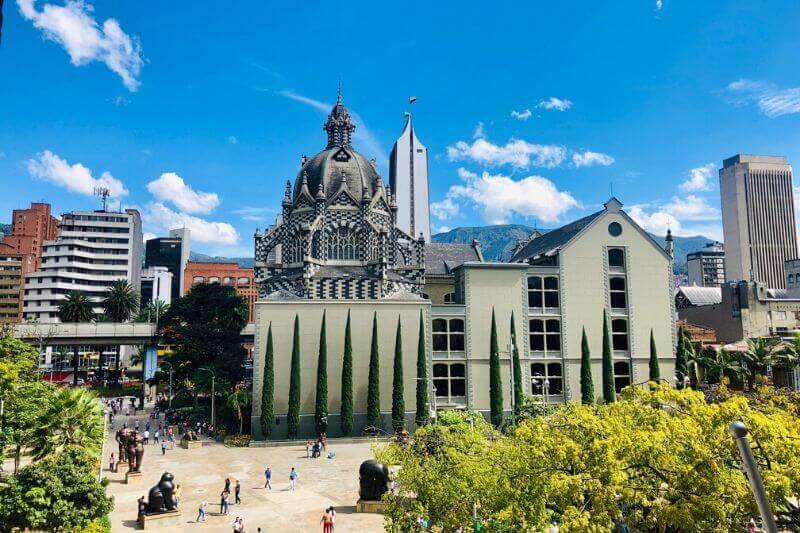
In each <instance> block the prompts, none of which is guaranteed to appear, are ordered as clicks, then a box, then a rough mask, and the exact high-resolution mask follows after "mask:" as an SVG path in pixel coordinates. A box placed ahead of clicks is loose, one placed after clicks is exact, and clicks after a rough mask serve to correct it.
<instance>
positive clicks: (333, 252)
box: [328, 227, 356, 261]
mask: <svg viewBox="0 0 800 533" xmlns="http://www.w3.org/2000/svg"><path fill="white" fill-rule="evenodd" d="M328 259H340V260H349V261H352V260H354V259H356V233H355V232H354V231H353V230H352V229H350V228H347V227H338V228H336V229H335V230H333V231H331V232H330V233H329V234H328Z"/></svg>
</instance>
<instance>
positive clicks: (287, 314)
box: [252, 300, 430, 439]
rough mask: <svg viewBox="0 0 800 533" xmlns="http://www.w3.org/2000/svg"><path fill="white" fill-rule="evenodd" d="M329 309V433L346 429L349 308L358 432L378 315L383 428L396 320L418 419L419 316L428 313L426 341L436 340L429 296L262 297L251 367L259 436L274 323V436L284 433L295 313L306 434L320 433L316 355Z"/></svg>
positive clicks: (411, 407) (409, 397)
mask: <svg viewBox="0 0 800 533" xmlns="http://www.w3.org/2000/svg"><path fill="white" fill-rule="evenodd" d="M323 311H325V312H326V329H327V344H328V412H329V413H330V416H329V418H328V421H329V422H328V434H329V435H330V436H337V435H339V434H340V419H339V412H340V410H341V396H342V395H341V376H342V356H343V352H344V333H345V323H346V321H347V313H348V311H349V312H350V313H351V333H352V342H353V402H354V409H353V410H354V413H355V417H354V418H355V427H354V434H355V435H359V434H361V432H362V430H363V427H364V424H365V419H366V409H367V383H368V376H369V352H370V343H371V331H372V318H373V314H374V313H377V317H378V347H379V350H380V368H381V372H380V375H381V380H380V391H381V411H382V412H383V413H384V421H383V426H384V429H385V430H387V431H389V430H390V427H391V424H390V420H391V418H390V414H391V408H392V377H393V370H392V369H393V361H394V348H395V346H394V344H395V331H396V327H397V320H398V317H400V320H401V323H402V332H403V377H404V383H405V398H404V399H405V406H406V412H407V417H406V418H407V420H409V421H413V418H414V413H415V412H416V405H415V398H416V394H415V391H416V368H417V363H416V361H417V342H418V335H419V314H420V311H422V312H423V320H424V323H425V328H426V331H425V335H426V346H429V345H430V342H429V338H430V334H429V331H430V326H429V324H430V305H429V304H428V303H427V302H425V301H419V300H417V301H410V302H404V301H391V300H381V301H353V300H341V301H335V300H303V301H287V302H269V301H260V302H258V303H256V332H255V351H254V370H253V390H254V391H255V393H254V395H253V396H254V397H253V418H252V427H253V434H254V436H255V437H256V438H263V437H262V434H261V428H260V422H259V420H260V415H261V390H262V384H263V376H264V354H265V350H266V343H267V330H268V328H269V325H270V323H271V324H272V332H273V343H274V347H275V367H274V368H275V412H276V413H277V418H278V423H277V425H275V426H274V429H273V436H272V438H278V439H280V438H285V437H286V419H285V417H286V412H287V410H288V399H289V375H290V366H291V354H292V345H293V328H294V319H295V315H297V316H298V317H299V321H300V362H301V370H300V377H301V387H300V389H301V403H300V413H301V436H302V435H305V436H310V435H313V434H314V403H315V398H316V376H317V359H318V355H319V335H320V325H321V322H322V313H323Z"/></svg>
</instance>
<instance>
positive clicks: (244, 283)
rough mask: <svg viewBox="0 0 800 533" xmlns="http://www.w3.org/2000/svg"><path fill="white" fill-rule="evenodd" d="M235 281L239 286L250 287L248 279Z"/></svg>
mask: <svg viewBox="0 0 800 533" xmlns="http://www.w3.org/2000/svg"><path fill="white" fill-rule="evenodd" d="M236 281H237V283H239V285H250V278H239V279H238V280H236Z"/></svg>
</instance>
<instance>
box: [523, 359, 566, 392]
mask: <svg viewBox="0 0 800 533" xmlns="http://www.w3.org/2000/svg"><path fill="white" fill-rule="evenodd" d="M545 385H546V387H545ZM545 388H546V389H547V394H563V393H564V372H563V370H562V366H561V363H544V362H543V363H531V394H534V395H540V394H544V392H545Z"/></svg>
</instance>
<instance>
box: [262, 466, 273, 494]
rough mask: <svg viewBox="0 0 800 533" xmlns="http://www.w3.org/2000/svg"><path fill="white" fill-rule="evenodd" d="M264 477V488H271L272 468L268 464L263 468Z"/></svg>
mask: <svg viewBox="0 0 800 533" xmlns="http://www.w3.org/2000/svg"><path fill="white" fill-rule="evenodd" d="M264 479H265V480H266V482H265V483H264V488H265V489H269V490H272V469H271V468H270V467H269V466H268V467H267V469H266V470H264Z"/></svg>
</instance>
